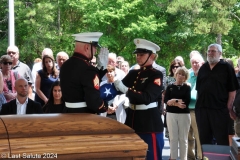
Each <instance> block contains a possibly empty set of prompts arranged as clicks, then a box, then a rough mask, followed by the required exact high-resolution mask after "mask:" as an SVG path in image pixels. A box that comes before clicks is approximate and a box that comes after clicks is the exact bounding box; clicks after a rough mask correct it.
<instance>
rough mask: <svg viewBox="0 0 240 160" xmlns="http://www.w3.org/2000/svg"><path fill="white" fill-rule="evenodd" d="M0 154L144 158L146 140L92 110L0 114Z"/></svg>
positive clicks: (106, 159) (111, 159)
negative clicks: (63, 112) (90, 112)
mask: <svg viewBox="0 0 240 160" xmlns="http://www.w3.org/2000/svg"><path fill="white" fill-rule="evenodd" d="M0 119H1V121H0V156H1V158H4V159H5V158H6V159H7V158H28V159H37V158H45V159H64V160H66V159H71V160H72V159H89V160H94V159H96V160H123V159H124V160H125V159H126V160H143V159H145V156H146V152H147V144H146V143H145V142H144V141H143V140H142V139H141V138H140V137H139V136H138V135H137V134H135V133H134V130H132V129H131V128H129V127H128V126H126V125H124V124H121V123H119V122H117V121H116V120H113V119H110V118H106V117H101V116H98V115H94V114H85V113H82V114H32V115H8V116H0Z"/></svg>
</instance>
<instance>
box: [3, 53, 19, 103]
mask: <svg viewBox="0 0 240 160" xmlns="http://www.w3.org/2000/svg"><path fill="white" fill-rule="evenodd" d="M0 63H1V68H2V75H3V76H2V77H3V78H2V79H3V94H4V97H5V98H6V100H7V102H9V101H11V100H13V99H15V98H16V96H17V93H16V90H15V80H16V79H18V78H19V77H20V75H19V74H18V73H17V72H16V71H13V70H11V69H12V58H11V57H10V56H9V55H3V56H2V57H1V59H0Z"/></svg>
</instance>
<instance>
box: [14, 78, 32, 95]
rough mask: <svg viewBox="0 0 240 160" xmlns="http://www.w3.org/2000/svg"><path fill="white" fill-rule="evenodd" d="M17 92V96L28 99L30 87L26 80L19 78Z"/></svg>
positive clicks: (16, 82)
mask: <svg viewBox="0 0 240 160" xmlns="http://www.w3.org/2000/svg"><path fill="white" fill-rule="evenodd" d="M15 90H16V91H17V96H20V97H28V90H29V85H28V81H27V80H26V79H25V78H22V77H20V78H18V79H17V80H16V81H15Z"/></svg>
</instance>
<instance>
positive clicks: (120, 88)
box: [114, 80, 128, 94]
mask: <svg viewBox="0 0 240 160" xmlns="http://www.w3.org/2000/svg"><path fill="white" fill-rule="evenodd" d="M114 86H115V88H116V89H117V90H118V91H121V92H122V93H124V94H126V93H127V91H128V88H127V87H126V86H125V85H124V84H123V83H122V81H120V80H116V81H114Z"/></svg>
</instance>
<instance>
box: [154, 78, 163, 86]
mask: <svg viewBox="0 0 240 160" xmlns="http://www.w3.org/2000/svg"><path fill="white" fill-rule="evenodd" d="M153 83H154V84H156V85H158V86H160V85H161V81H160V78H156V79H155V80H154V82H153Z"/></svg>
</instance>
